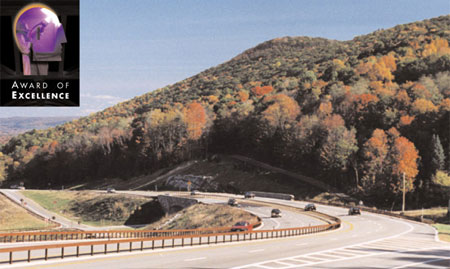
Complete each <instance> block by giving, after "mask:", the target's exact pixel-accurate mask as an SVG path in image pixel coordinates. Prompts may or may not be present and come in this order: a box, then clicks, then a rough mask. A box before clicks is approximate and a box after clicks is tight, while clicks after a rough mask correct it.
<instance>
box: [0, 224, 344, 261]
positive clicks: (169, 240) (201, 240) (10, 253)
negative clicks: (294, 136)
mask: <svg viewBox="0 0 450 269" xmlns="http://www.w3.org/2000/svg"><path fill="white" fill-rule="evenodd" d="M340 225H341V221H340V220H338V221H337V222H336V223H332V224H324V225H316V226H308V227H298V228H285V229H273V230H258V231H243V232H220V233H211V234H189V235H175V236H163V237H150V238H145V237H142V238H131V239H116V240H103V241H87V242H78V243H64V244H49V245H36V246H25V247H13V248H7V249H6V248H5V249H0V257H1V258H0V264H5V263H9V264H12V263H13V262H25V261H27V262H31V261H32V260H48V259H54V258H61V259H64V258H66V257H79V256H86V255H90V256H92V255H95V254H108V253H119V252H132V251H134V250H141V251H143V250H149V249H152V250H153V249H158V248H159V249H163V248H167V247H172V248H173V247H184V246H194V245H204V244H219V243H227V242H235V241H247V240H260V239H271V238H280V237H289V236H299V235H305V234H313V233H318V232H323V231H327V230H333V229H337V228H339V227H340ZM228 229H229V228H228ZM136 244H138V245H137V247H136ZM2 256H3V257H2Z"/></svg>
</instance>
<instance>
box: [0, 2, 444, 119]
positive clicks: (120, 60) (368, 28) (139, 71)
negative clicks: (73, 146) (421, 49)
mask: <svg viewBox="0 0 450 269" xmlns="http://www.w3.org/2000/svg"><path fill="white" fill-rule="evenodd" d="M80 2H81V12H80V28H81V30H80V31H81V33H80V35H81V59H80V60H81V66H80V68H81V70H80V72H81V74H80V80H81V106H80V107H79V108H0V117H10V116H62V115H88V114H89V113H91V112H94V111H99V110H101V109H103V108H106V107H108V106H111V105H113V104H115V103H117V102H120V101H123V100H126V99H129V98H132V97H134V96H138V95H141V94H144V93H146V92H149V91H153V90H155V89H157V88H160V87H163V86H166V85H168V84H172V83H175V82H177V81H179V80H182V79H184V78H187V77H190V76H192V75H195V74H197V73H198V72H201V71H202V70H205V69H207V68H209V67H212V66H215V65H218V64H220V63H222V62H224V61H227V60H229V59H230V58H232V57H234V56H236V55H237V54H239V53H241V52H242V51H244V50H246V49H248V48H251V47H254V46H256V45H257V44H259V43H261V42H263V41H266V40H269V39H273V38H276V37H282V36H313V37H325V38H330V39H338V40H348V39H352V38H353V37H354V36H357V35H362V34H367V33H370V32H373V31H375V30H378V29H382V28H389V27H392V26H395V25H397V24H402V23H408V22H414V21H417V20H423V19H428V18H433V17H437V16H440V15H446V14H449V13H450V2H449V1H448V0H419V1H416V0H396V1H392V0H386V1H375V0H340V1H337V0H329V1H320V0H297V1H295V0H290V1H289V0H276V1H274V0H178V1H173V0H127V1H123V0H95V1H92V0H81V1H80Z"/></svg>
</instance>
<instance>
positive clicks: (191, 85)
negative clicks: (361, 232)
mask: <svg viewBox="0 0 450 269" xmlns="http://www.w3.org/2000/svg"><path fill="white" fill-rule="evenodd" d="M449 25H450V16H442V17H438V18H434V19H431V20H425V21H421V22H415V23H411V24H405V25H399V26H396V27H394V28H391V29H387V30H379V31H376V32H374V33H371V34H368V35H364V36H358V37H356V38H354V39H353V40H350V41H345V42H341V41H332V40H327V39H323V38H309V37H283V38H277V39H274V40H270V41H267V42H264V43H262V44H260V45H258V46H256V47H254V48H252V49H249V50H247V51H245V52H243V53H242V54H240V55H238V56H236V57H235V58H233V59H231V60H230V61H228V62H226V63H224V64H221V65H219V66H217V67H213V68H210V69H208V70H205V71H204V72H201V73H199V74H198V75H195V76H193V77H190V78H187V79H185V80H183V81H180V82H178V83H176V84H174V85H170V86H167V87H165V88H162V89H158V90H156V91H153V92H150V93H147V94H144V95H142V96H140V97H136V98H134V99H131V100H129V101H126V102H123V103H120V104H118V105H115V106H113V107H110V108H108V109H105V110H104V111H102V112H99V113H96V114H93V115H91V116H89V117H85V118H81V119H78V120H74V121H72V122H69V123H66V124H64V125H61V126H58V127H55V128H50V129H47V130H38V131H32V132H28V133H26V134H22V135H19V136H17V137H15V138H13V139H11V140H10V141H9V143H8V144H7V145H5V146H4V147H3V148H2V152H3V154H2V155H1V156H0V180H1V179H6V178H8V179H12V180H14V179H23V180H25V181H27V182H28V183H27V184H29V185H33V186H42V185H45V184H47V182H52V183H53V184H54V185H55V184H56V185H57V184H61V185H62V184H65V185H67V184H70V183H73V182H77V181H86V180H91V179H98V178H111V177H123V178H124V179H126V178H128V177H130V176H132V175H138V174H142V173H149V172H152V171H154V170H156V169H158V168H161V167H165V166H168V165H172V164H175V163H179V162H182V161H184V160H187V159H192V158H200V157H204V156H206V155H207V154H213V153H240V154H244V155H248V156H257V158H258V159H260V160H263V161H267V162H270V163H272V164H275V165H281V166H284V167H286V168H289V169H292V170H298V171H300V172H302V173H304V174H307V175H312V176H314V177H316V178H319V179H321V180H324V181H327V183H329V184H333V185H335V186H337V187H340V188H343V189H347V190H350V189H355V190H358V191H359V192H361V193H365V194H370V193H377V192H378V191H379V190H383V193H391V194H392V195H393V196H394V195H395V194H396V193H397V192H398V187H399V184H400V181H399V180H400V178H401V175H403V173H404V174H405V176H406V178H407V182H408V186H407V187H408V190H409V191H415V192H420V193H427V192H428V191H429V190H430V188H432V187H433V186H434V185H433V184H434V183H433V181H432V179H433V178H434V179H436V178H437V177H440V178H441V179H442V177H444V179H448V176H447V174H448V170H446V169H448V167H449V165H448V160H449V156H448V150H444V149H449V113H450V112H449V111H450V88H449V87H450V71H449V70H450V48H449V44H448V43H449V37H450V30H449ZM436 175H438V176H436Z"/></svg>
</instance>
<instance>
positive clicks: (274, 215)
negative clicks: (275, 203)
mask: <svg viewBox="0 0 450 269" xmlns="http://www.w3.org/2000/svg"><path fill="white" fill-rule="evenodd" d="M270 216H271V217H272V218H280V217H281V210H279V209H278V208H274V209H272V212H271V213H270Z"/></svg>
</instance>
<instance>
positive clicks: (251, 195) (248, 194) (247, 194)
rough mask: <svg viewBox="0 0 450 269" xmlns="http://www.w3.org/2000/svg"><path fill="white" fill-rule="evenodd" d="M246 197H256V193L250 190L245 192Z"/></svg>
mask: <svg viewBox="0 0 450 269" xmlns="http://www.w3.org/2000/svg"><path fill="white" fill-rule="evenodd" d="M244 198H246V199H248V198H255V194H254V193H253V192H251V191H248V192H246V193H245V194H244Z"/></svg>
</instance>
